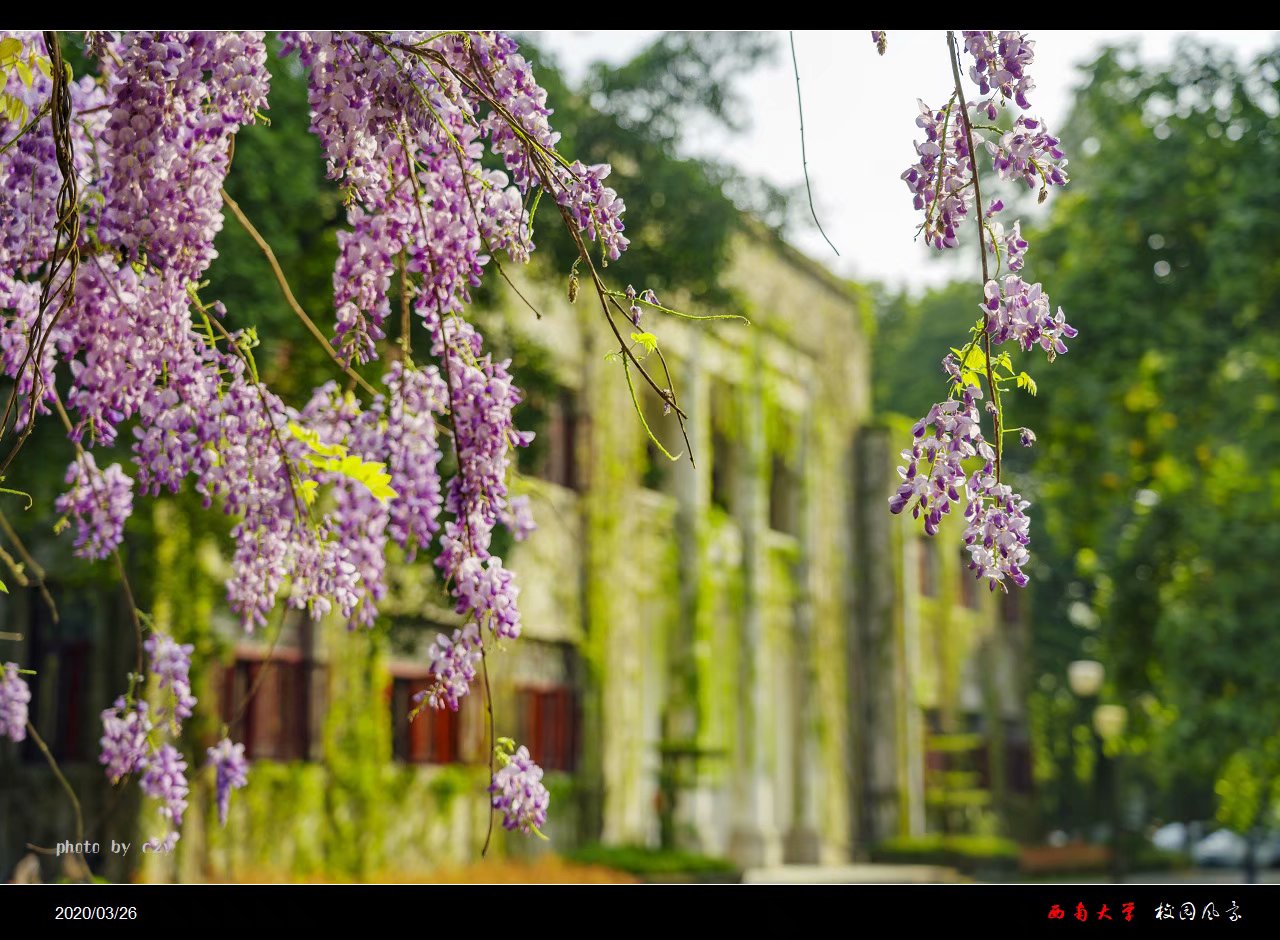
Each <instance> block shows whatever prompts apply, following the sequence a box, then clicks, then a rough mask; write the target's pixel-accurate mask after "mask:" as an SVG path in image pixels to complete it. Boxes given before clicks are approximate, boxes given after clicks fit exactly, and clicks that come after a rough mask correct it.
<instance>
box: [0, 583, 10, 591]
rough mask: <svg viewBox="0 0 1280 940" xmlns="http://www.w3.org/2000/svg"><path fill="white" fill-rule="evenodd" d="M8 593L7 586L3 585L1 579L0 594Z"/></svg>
mask: <svg viewBox="0 0 1280 940" xmlns="http://www.w3.org/2000/svg"><path fill="white" fill-rule="evenodd" d="M8 593H9V588H8V587H6V586H5V583H4V582H3V581H0V594H8Z"/></svg>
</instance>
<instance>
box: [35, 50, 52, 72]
mask: <svg viewBox="0 0 1280 940" xmlns="http://www.w3.org/2000/svg"><path fill="white" fill-rule="evenodd" d="M36 68H38V69H39V70H40V71H41V72H44V77H45V78H53V63H52V62H50V61H49V60H48V58H46V57H45V56H42V55H38V56H36Z"/></svg>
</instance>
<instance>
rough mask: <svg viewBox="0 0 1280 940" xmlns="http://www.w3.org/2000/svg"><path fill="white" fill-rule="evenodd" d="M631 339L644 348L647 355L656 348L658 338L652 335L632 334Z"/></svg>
mask: <svg viewBox="0 0 1280 940" xmlns="http://www.w3.org/2000/svg"><path fill="white" fill-rule="evenodd" d="M631 338H632V339H633V340H635V341H636V342H637V343H639V344H640V345H641V346H643V347H644V351H645V352H647V353H651V352H653V351H654V350H655V349H657V348H658V337H656V336H654V335H653V334H652V333H632V334H631Z"/></svg>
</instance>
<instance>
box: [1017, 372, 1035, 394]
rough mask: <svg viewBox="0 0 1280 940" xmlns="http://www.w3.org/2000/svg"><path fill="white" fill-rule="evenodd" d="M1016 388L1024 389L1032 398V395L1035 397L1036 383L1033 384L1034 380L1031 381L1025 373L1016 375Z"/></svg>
mask: <svg viewBox="0 0 1280 940" xmlns="http://www.w3.org/2000/svg"><path fill="white" fill-rule="evenodd" d="M1018 388H1025V389H1026V390H1027V391H1028V392H1030V393H1031V394H1032V396H1034V395H1035V393H1036V383H1035V380H1034V379H1032V378H1031V376H1029V375H1027V373H1025V372H1019V373H1018Z"/></svg>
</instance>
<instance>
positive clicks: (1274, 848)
mask: <svg viewBox="0 0 1280 940" xmlns="http://www.w3.org/2000/svg"><path fill="white" fill-rule="evenodd" d="M1248 850H1249V840H1248V839H1246V838H1245V837H1244V836H1242V835H1240V834H1239V833H1238V832H1232V831H1231V830H1230V829H1219V830H1218V831H1217V832H1214V833H1211V834H1209V835H1207V836H1205V837H1204V838H1203V839H1201V840H1200V841H1199V842H1197V843H1196V844H1195V845H1194V846H1192V848H1191V861H1192V862H1193V863H1194V864H1196V865H1199V866H1203V867H1206V868H1210V867H1224V868H1243V867H1244V864H1245V856H1246V854H1247V852H1248ZM1254 861H1255V864H1257V866H1258V867H1259V868H1269V867H1270V866H1272V865H1274V864H1276V862H1277V861H1280V837H1277V836H1276V835H1267V836H1259V837H1257V840H1256V842H1255V844H1254Z"/></svg>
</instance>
